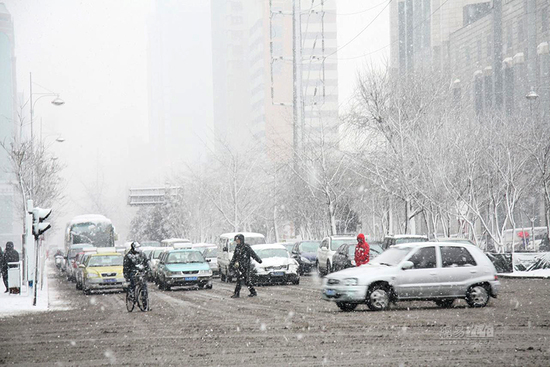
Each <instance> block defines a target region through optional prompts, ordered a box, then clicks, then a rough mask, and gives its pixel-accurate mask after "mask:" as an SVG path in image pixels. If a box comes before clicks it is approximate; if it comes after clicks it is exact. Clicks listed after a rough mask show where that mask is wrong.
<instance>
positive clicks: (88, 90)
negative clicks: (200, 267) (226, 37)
mask: <svg viewBox="0 0 550 367" xmlns="http://www.w3.org/2000/svg"><path fill="white" fill-rule="evenodd" d="M165 1H176V0H165ZM180 1H185V2H186V3H187V5H188V6H189V11H190V12H196V16H197V19H201V18H202V19H203V24H204V27H203V29H202V30H200V31H197V32H194V33H193V34H189V35H184V36H183V37H182V42H185V37H186V36H188V37H194V39H195V41H196V38H197V37H199V38H200V39H202V40H203V42H204V43H210V18H209V15H210V10H209V7H210V1H208V0H200V1H198V0H180ZM0 2H2V0H0ZM3 2H4V3H5V4H6V7H7V8H8V11H9V12H10V13H11V15H12V18H13V20H14V23H15V42H16V43H15V53H16V58H17V63H16V70H17V90H18V93H23V94H24V95H25V99H27V98H28V95H29V72H32V75H33V82H34V83H36V84H38V85H41V86H44V87H46V88H48V89H49V90H51V91H54V92H56V93H60V95H61V98H62V99H64V100H65V102H66V103H65V105H63V106H61V107H55V106H53V105H51V104H50V103H49V99H48V97H45V98H42V99H41V100H40V101H38V102H37V104H36V106H35V121H34V131H35V137H38V136H39V134H40V125H41V123H42V130H43V131H42V137H43V138H44V139H45V140H46V144H49V143H50V142H51V149H52V150H53V151H54V152H55V154H56V155H57V156H58V157H59V161H60V162H63V163H64V164H65V165H66V166H67V167H66V168H65V170H64V171H63V177H64V178H65V180H66V181H67V199H68V200H67V205H66V207H65V209H64V212H65V213H63V214H62V215H60V216H59V217H58V222H57V224H58V226H60V227H61V229H62V228H63V226H64V223H65V222H66V221H68V220H69V219H70V218H72V217H73V216H75V215H78V214H83V211H85V209H86V208H88V207H90V199H89V198H90V195H87V194H86V192H87V191H90V192H92V193H94V194H95V195H96V196H97V193H98V192H101V195H99V196H101V197H103V198H104V202H105V203H108V207H109V211H110V213H108V215H110V216H111V219H113V222H114V224H115V225H116V226H117V227H118V229H119V232H121V234H122V236H121V238H120V240H121V241H123V240H124V239H125V232H126V231H127V228H128V226H129V222H130V220H131V216H132V213H133V212H134V211H133V210H128V207H127V206H126V194H127V191H126V190H127V189H128V188H129V187H131V186H134V185H132V181H133V180H135V179H136V177H139V174H144V172H142V171H139V164H138V163H139V162H136V160H138V159H136V152H137V151H139V149H140V147H142V146H143V144H144V143H145V142H146V141H147V139H148V106H147V98H148V91H147V18H148V14H149V13H150V11H151V1H150V0H116V1H115V0H81V1H74V0H48V1H43V0H3ZM386 4H387V0H362V1H360V0H337V9H338V13H339V14H341V15H339V16H338V44H339V47H340V46H342V45H344V44H345V43H347V42H348V41H349V40H351V39H352V38H354V37H355V36H356V35H357V34H358V33H359V32H361V31H362V30H363V29H364V28H365V27H366V25H367V24H368V23H369V22H370V21H371V20H372V19H374V18H375V17H376V16H377V15H378V13H379V12H380V11H381V10H382V9H383V8H384V6H385V5H386ZM387 45H389V7H388V8H386V9H385V11H384V12H383V13H382V14H381V15H380V16H379V17H378V19H377V21H376V22H374V23H373V24H372V25H371V26H369V27H368V28H367V29H366V30H365V31H364V32H363V33H362V34H361V35H360V36H359V37H358V38H357V39H355V40H354V41H353V42H352V43H350V44H349V45H347V46H346V47H344V48H343V49H342V50H340V51H339V53H338V58H339V94H340V103H341V104H342V106H345V104H346V102H347V101H348V100H349V98H350V96H351V94H352V93H353V89H354V86H355V82H356V76H357V72H358V71H360V70H361V68H362V67H363V66H364V65H365V63H367V62H369V59H370V57H372V58H373V60H374V61H375V62H380V60H382V59H384V58H387V57H388V54H389V47H387V48H385V49H384V50H382V51H381V52H378V53H376V54H373V55H371V56H370V57H369V58H364V57H360V58H355V59H347V58H353V57H357V56H361V55H364V54H366V53H369V52H372V51H375V50H378V49H380V48H382V47H384V46H387ZM191 57H193V58H198V59H200V58H201V57H202V58H210V57H211V54H210V53H205V54H204V55H201V54H199V53H197V54H194V55H191ZM195 60H196V59H195ZM196 65H201V64H200V63H197V62H195V63H194V64H193V69H192V71H190V72H192V73H193V74H194V75H197V74H199V75H200V74H202V75H206V76H205V80H211V77H210V74H211V70H210V69H209V68H210V67H211V63H210V62H205V63H204V67H203V69H198V68H197V67H196ZM184 67H185V66H184ZM199 67H200V66H199ZM33 88H34V89H33V93H40V92H45V90H42V89H41V88H40V87H38V86H37V85H35V86H34V87H33ZM210 89H211V87H210ZM204 96H205V95H203V97H198V98H205V97H204ZM203 103H205V102H203ZM206 103H210V104H211V101H207V102H206ZM59 135H62V136H63V137H64V138H65V139H66V141H65V142H64V143H61V144H60V143H54V140H55V138H56V137H58V136H59ZM36 204H38V205H39V204H40V203H36ZM61 232H62V231H57V233H56V234H55V236H54V239H56V240H57V241H61V237H60V236H61Z"/></svg>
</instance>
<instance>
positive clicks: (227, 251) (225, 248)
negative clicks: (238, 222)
mask: <svg viewBox="0 0 550 367" xmlns="http://www.w3.org/2000/svg"><path fill="white" fill-rule="evenodd" d="M238 234H242V235H243V236H244V242H245V243H247V244H249V245H251V246H252V245H263V244H265V236H264V235H263V234H261V233H252V232H234V233H224V234H222V235H220V238H219V240H218V269H219V271H220V279H221V281H222V282H231V280H232V278H233V271H232V270H230V269H229V262H230V261H231V259H232V258H233V251H235V246H236V243H235V241H234V239H235V236H236V235H238Z"/></svg>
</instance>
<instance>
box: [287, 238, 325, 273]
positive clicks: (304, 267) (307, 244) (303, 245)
mask: <svg viewBox="0 0 550 367" xmlns="http://www.w3.org/2000/svg"><path fill="white" fill-rule="evenodd" d="M320 245H321V241H299V242H296V243H295V244H294V245H293V247H292V250H291V251H290V256H292V258H293V259H294V260H296V261H297V262H298V273H299V274H300V275H304V274H307V273H311V272H312V271H313V270H314V269H315V264H316V262H317V249H319V246H320Z"/></svg>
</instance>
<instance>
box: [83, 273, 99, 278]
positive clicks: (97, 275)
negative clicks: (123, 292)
mask: <svg viewBox="0 0 550 367" xmlns="http://www.w3.org/2000/svg"><path fill="white" fill-rule="evenodd" d="M86 276H87V277H88V278H99V274H98V273H88V274H86Z"/></svg>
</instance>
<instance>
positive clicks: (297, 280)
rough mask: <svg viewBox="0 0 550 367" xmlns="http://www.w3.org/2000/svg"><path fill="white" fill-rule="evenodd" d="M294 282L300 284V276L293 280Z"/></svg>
mask: <svg viewBox="0 0 550 367" xmlns="http://www.w3.org/2000/svg"><path fill="white" fill-rule="evenodd" d="M292 284H295V285H298V284H300V278H296V279H294V280H293V281H292Z"/></svg>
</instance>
